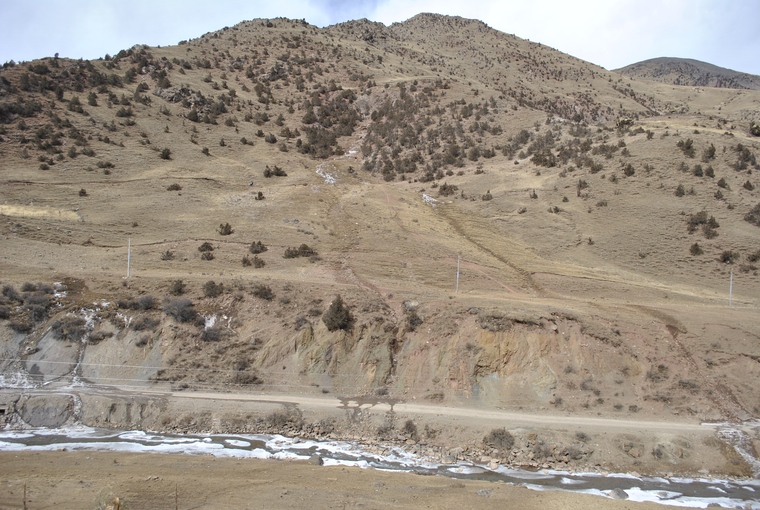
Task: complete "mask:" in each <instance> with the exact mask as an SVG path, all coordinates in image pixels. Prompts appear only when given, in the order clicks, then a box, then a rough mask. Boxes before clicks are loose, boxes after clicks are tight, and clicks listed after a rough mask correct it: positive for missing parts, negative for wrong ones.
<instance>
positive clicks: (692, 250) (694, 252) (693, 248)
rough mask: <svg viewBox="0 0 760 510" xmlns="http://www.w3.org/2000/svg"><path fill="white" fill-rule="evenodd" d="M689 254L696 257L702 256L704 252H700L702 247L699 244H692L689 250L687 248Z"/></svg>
mask: <svg viewBox="0 0 760 510" xmlns="http://www.w3.org/2000/svg"><path fill="white" fill-rule="evenodd" d="M689 253H691V254H692V255H693V256H695V257H696V256H698V255H702V254H703V253H704V250H702V247H701V246H699V243H694V244H692V245H691V248H689Z"/></svg>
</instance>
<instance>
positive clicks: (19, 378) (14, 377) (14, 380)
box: [0, 372, 37, 389]
mask: <svg viewBox="0 0 760 510" xmlns="http://www.w3.org/2000/svg"><path fill="white" fill-rule="evenodd" d="M36 387H37V385H36V384H34V383H33V382H32V381H30V380H29V376H28V375H27V374H26V373H24V372H16V373H15V374H0V388H19V389H32V388H36Z"/></svg>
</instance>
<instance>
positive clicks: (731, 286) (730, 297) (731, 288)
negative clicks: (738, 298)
mask: <svg viewBox="0 0 760 510" xmlns="http://www.w3.org/2000/svg"><path fill="white" fill-rule="evenodd" d="M733 298H734V270H733V269H732V270H731V279H730V280H729V284H728V306H729V308H731V307H733V304H732V301H733Z"/></svg>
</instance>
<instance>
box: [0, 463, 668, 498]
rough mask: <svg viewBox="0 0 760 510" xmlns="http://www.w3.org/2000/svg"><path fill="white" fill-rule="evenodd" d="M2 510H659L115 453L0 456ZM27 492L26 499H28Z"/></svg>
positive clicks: (375, 474)
mask: <svg viewBox="0 0 760 510" xmlns="http://www.w3.org/2000/svg"><path fill="white" fill-rule="evenodd" d="M0 479H2V480H3V481H2V482H0V508H3V509H12V508H29V509H35V508H57V509H66V508H72V509H73V508H76V509H83V508H106V505H107V504H108V503H110V502H112V500H113V498H114V497H118V498H120V500H121V502H122V504H123V508H126V509H129V510H138V509H154V508H155V509H167V508H182V509H186V508H193V509H205V508H209V509H210V508H215V509H216V508H296V507H303V506H305V507H308V508H423V507H424V508H457V509H460V508H520V509H525V510H530V509H545V508H563V509H567V510H574V509H578V510H580V509H584V510H594V509H602V508H605V509H621V510H622V509H631V510H634V509H635V510H638V509H642V510H643V509H647V508H650V509H656V508H661V507H660V506H658V505H655V504H651V503H632V502H626V501H616V500H612V499H605V498H601V497H598V496H589V495H584V494H571V493H567V492H559V491H556V492H555V491H552V492H538V491H532V490H529V489H526V488H522V487H514V486H509V485H506V484H497V483H489V482H479V481H461V480H455V479H449V478H439V477H427V476H420V475H414V474H404V473H388V472H381V471H370V470H362V469H358V468H345V467H322V466H314V465H309V464H306V463H302V462H286V461H261V460H241V459H217V458H211V457H194V456H182V455H159V454H124V453H106V452H97V453H93V452H43V453H40V452H21V453H20V452H9V453H0ZM24 486H26V501H24Z"/></svg>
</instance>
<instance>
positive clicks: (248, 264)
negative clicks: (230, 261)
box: [242, 255, 253, 267]
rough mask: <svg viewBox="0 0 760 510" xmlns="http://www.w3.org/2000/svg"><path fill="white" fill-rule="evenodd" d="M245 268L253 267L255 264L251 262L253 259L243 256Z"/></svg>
mask: <svg viewBox="0 0 760 510" xmlns="http://www.w3.org/2000/svg"><path fill="white" fill-rule="evenodd" d="M242 263H243V267H249V266H251V265H253V262H252V261H251V258H250V257H249V256H248V255H243V260H242Z"/></svg>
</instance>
